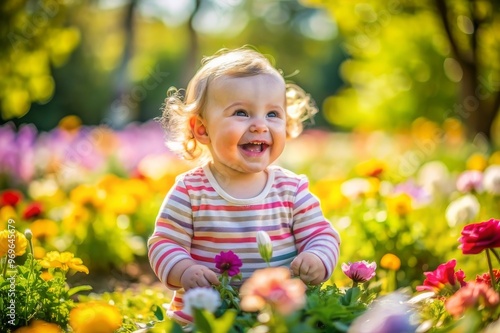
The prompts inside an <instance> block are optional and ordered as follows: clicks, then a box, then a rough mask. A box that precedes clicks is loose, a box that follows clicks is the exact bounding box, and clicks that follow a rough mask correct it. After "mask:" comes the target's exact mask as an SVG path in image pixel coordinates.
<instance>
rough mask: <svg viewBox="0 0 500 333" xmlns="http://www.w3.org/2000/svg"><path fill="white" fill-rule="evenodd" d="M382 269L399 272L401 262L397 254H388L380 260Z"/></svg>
mask: <svg viewBox="0 0 500 333" xmlns="http://www.w3.org/2000/svg"><path fill="white" fill-rule="evenodd" d="M380 267H382V268H385V269H389V270H391V271H397V270H398V269H399V268H400V267H401V260H400V259H399V258H398V257H397V256H396V255H395V254H392V253H386V254H384V256H383V257H382V259H380Z"/></svg>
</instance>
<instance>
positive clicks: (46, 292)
mask: <svg viewBox="0 0 500 333" xmlns="http://www.w3.org/2000/svg"><path fill="white" fill-rule="evenodd" d="M4 265H6V263H5V264H4ZM2 267H3V272H4V274H2V275H1V276H0V307H1V309H2V311H0V323H1V326H0V331H2V332H10V331H11V330H14V329H16V328H18V327H22V326H26V325H28V323H29V322H30V321H31V320H34V319H40V320H44V321H46V322H49V323H55V324H57V325H59V326H60V327H62V328H63V329H66V328H67V327H68V320H69V312H70V310H71V309H72V308H73V307H74V306H75V302H74V301H73V299H72V296H73V295H74V294H76V293H77V292H80V291H84V290H90V289H91V288H90V287H88V286H78V287H74V288H69V287H68V286H67V284H66V272H64V271H61V270H60V269H58V268H50V269H49V270H48V273H49V274H51V275H52V278H51V279H50V280H44V279H43V278H42V272H43V270H42V266H41V265H40V263H39V262H38V261H37V260H34V259H33V257H32V255H31V254H28V256H27V259H26V261H25V262H24V263H23V264H22V265H16V267H15V269H14V270H11V269H6V268H5V267H4V266H2Z"/></svg>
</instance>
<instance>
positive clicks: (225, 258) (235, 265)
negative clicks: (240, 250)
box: [215, 250, 243, 276]
mask: <svg viewBox="0 0 500 333" xmlns="http://www.w3.org/2000/svg"><path fill="white" fill-rule="evenodd" d="M242 265H243V263H242V262H241V259H240V258H239V257H238V256H237V255H236V254H235V253H234V252H233V251H231V250H229V251H227V252H224V251H221V253H220V254H218V255H216V256H215V267H216V268H218V269H219V272H220V273H221V274H224V273H225V272H227V275H229V276H235V275H237V274H239V273H240V267H241V266H242Z"/></svg>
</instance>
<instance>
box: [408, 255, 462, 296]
mask: <svg viewBox="0 0 500 333" xmlns="http://www.w3.org/2000/svg"><path fill="white" fill-rule="evenodd" d="M456 265H457V261H456V260H455V259H452V260H450V261H448V262H447V263H446V264H441V265H439V266H438V268H437V269H436V270H435V271H433V272H425V273H424V275H425V277H426V278H425V280H424V285H423V286H417V291H424V290H430V291H434V292H436V293H440V294H451V293H453V292H454V291H456V290H458V289H460V288H461V287H463V286H465V285H467V283H466V282H465V281H464V280H465V273H464V272H463V271H462V270H461V269H460V270H458V271H457V272H455V266H456Z"/></svg>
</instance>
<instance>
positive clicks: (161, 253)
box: [148, 47, 340, 323]
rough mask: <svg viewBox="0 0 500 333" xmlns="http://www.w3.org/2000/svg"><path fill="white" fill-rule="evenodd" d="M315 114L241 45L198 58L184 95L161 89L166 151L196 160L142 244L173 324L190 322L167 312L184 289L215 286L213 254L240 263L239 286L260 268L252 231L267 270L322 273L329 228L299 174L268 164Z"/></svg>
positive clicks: (177, 305) (329, 263)
mask: <svg viewBox="0 0 500 333" xmlns="http://www.w3.org/2000/svg"><path fill="white" fill-rule="evenodd" d="M316 112H317V109H316V107H315V106H314V103H313V102H312V100H311V99H310V98H309V95H307V94H306V93H305V92H304V91H303V90H302V89H301V88H300V87H298V86H296V85H294V84H289V83H286V82H285V80H284V78H283V76H282V75H281V73H280V71H278V70H277V69H276V68H275V67H274V66H273V65H272V64H271V62H270V61H269V60H268V58H266V57H265V56H264V55H262V54H261V53H259V52H256V51H255V50H253V49H250V48H246V47H244V48H239V49H235V50H221V51H219V52H218V53H216V54H215V55H214V56H211V57H207V58H205V59H204V60H203V61H202V67H201V68H200V69H199V70H198V72H197V73H196V74H195V75H194V77H193V78H192V79H191V81H190V83H189V85H188V87H187V89H186V92H185V96H184V97H183V96H182V93H181V92H180V91H178V90H176V89H170V90H169V93H168V97H167V99H166V100H165V104H164V108H163V114H162V117H161V118H160V121H161V123H162V125H163V127H164V128H165V130H166V133H167V145H168V147H169V148H170V149H171V150H172V151H174V152H176V153H178V154H179V155H180V156H182V157H184V158H186V159H189V160H198V161H201V162H200V164H199V166H197V167H195V168H194V169H192V170H190V171H188V172H186V173H184V174H181V175H179V176H178V177H177V179H176V182H175V185H174V186H173V187H172V188H171V190H170V191H169V193H168V194H167V195H166V197H165V200H164V201H163V204H162V206H161V208H160V211H159V214H158V217H157V219H156V225H155V230H154V233H153V235H152V236H151V237H150V239H149V241H148V248H149V252H148V253H149V260H150V262H151V267H152V268H153V270H154V272H155V273H156V275H157V276H158V278H159V279H160V280H161V281H162V282H163V283H165V285H166V286H167V287H168V288H170V289H172V290H175V291H176V293H175V296H174V299H173V301H172V303H171V306H170V311H169V312H170V313H171V314H173V316H174V319H176V320H178V321H180V322H185V323H187V322H189V319H188V318H182V312H180V311H176V310H180V309H182V295H183V293H184V291H186V290H189V289H191V288H197V287H211V286H212V285H218V284H219V280H218V276H217V274H216V268H215V261H214V257H215V256H216V255H218V254H219V253H220V252H221V251H229V250H231V251H233V252H234V253H235V254H237V255H238V256H239V258H240V259H241V260H242V263H243V266H242V268H241V273H242V279H243V280H242V281H245V280H246V279H247V278H248V277H250V275H251V274H252V273H253V272H254V271H255V270H257V269H261V268H265V267H267V263H266V262H265V261H264V260H262V258H261V257H260V254H259V250H258V247H257V243H256V235H257V232H258V231H260V230H263V231H265V232H267V233H268V234H269V236H270V238H271V240H272V243H273V257H272V259H271V262H270V266H273V267H276V266H286V267H290V270H291V271H292V273H293V274H294V275H295V276H297V277H299V278H300V279H301V280H302V281H304V282H305V283H310V284H319V283H321V282H323V281H325V280H327V279H328V278H329V277H330V276H331V274H332V272H333V269H334V267H335V266H336V264H337V260H338V257H339V245H340V237H339V234H338V232H337V231H336V230H335V229H334V228H333V227H332V225H331V224H330V222H329V221H328V220H326V218H325V217H324V215H323V213H322V211H321V208H320V204H319V201H318V199H317V198H316V197H315V196H314V195H313V194H311V192H310V191H309V189H308V180H307V178H306V177H305V176H303V175H296V174H294V173H292V172H291V171H288V170H286V169H284V168H282V167H279V166H276V165H273V164H272V163H273V162H275V161H276V159H277V158H278V157H279V156H280V155H281V153H282V152H283V149H284V147H285V143H286V141H287V139H289V138H293V137H296V136H298V135H299V134H300V133H301V131H302V129H303V126H302V123H303V121H304V120H307V119H309V118H310V117H312V115H313V114H314V113H316ZM297 153H299V154H300V152H297Z"/></svg>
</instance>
